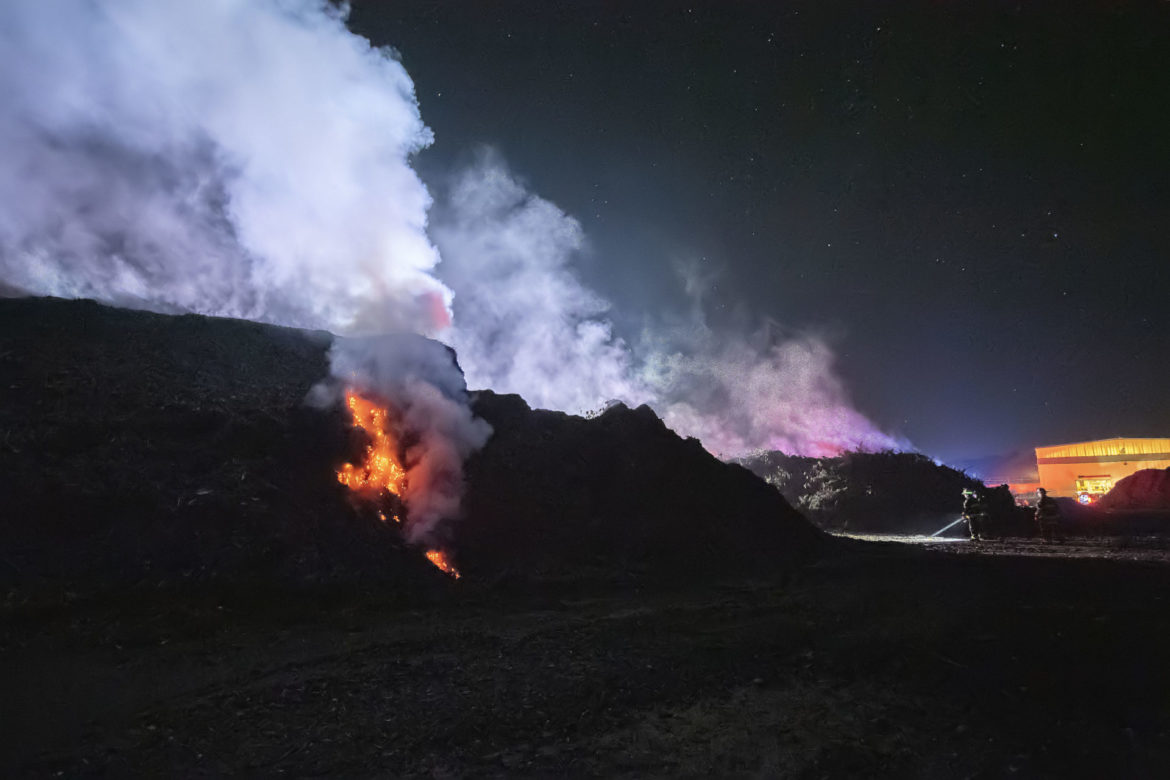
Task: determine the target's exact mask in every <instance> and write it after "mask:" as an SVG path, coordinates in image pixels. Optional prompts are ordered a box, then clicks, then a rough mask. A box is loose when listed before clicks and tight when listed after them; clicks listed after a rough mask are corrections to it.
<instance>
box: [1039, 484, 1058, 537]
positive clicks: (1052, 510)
mask: <svg viewBox="0 0 1170 780" xmlns="http://www.w3.org/2000/svg"><path fill="white" fill-rule="evenodd" d="M1036 495H1037V497H1038V498H1039V499H1040V500H1039V501H1037V502H1036V530H1037V531H1039V532H1040V538H1041V539H1044V540H1045V541H1049V542H1051V541H1053V540H1054V539H1057V538H1058V536H1057V532H1058V526H1059V525H1060V507H1059V506H1057V505H1056V499H1055V498H1049V497H1048V491H1047V490H1045V489H1044V488H1040V489H1039V490H1037V491H1036Z"/></svg>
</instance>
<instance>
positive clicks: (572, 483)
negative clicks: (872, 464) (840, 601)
mask: <svg viewBox="0 0 1170 780" xmlns="http://www.w3.org/2000/svg"><path fill="white" fill-rule="evenodd" d="M476 396H477V397H476V400H475V410H476V412H477V413H478V414H479V415H481V416H482V417H484V418H485V419H486V420H487V421H488V422H490V423H491V424H492V425H493V426H494V427H495V429H496V434H495V435H494V436H493V438H492V440H491V441H490V442H488V445H487V447H485V448H484V450H483V452H482V453H480V454H479V455H477V456H474V457H473V458H472V460H471V462H470V464H469V467H468V476H469V490H468V495H467V510H468V514H469V517H470V518H471V521H470V522H467V523H465V524H463V526H462V528H461V530H460V534H459V538H460V540H461V542H460V543H461V546H462V547H463V549H464V551H465V552H466V554H467V557H468V558H469V559H470V560H469V564H468V565H469V566H472V565H474V566H476V567H479V566H483V567H489V568H492V569H507V570H512V571H515V570H517V569H520V570H539V571H546V570H550V569H555V568H558V567H561V566H563V565H564V564H565V563H569V564H571V565H573V566H581V567H588V568H592V569H595V570H600V569H611V570H614V571H616V572H619V573H624V572H633V573H637V572H641V571H647V570H650V571H663V570H667V571H674V572H678V573H682V574H686V575H688V576H693V575H694V574H696V573H699V572H739V571H746V570H751V571H769V570H772V571H774V570H777V569H782V568H784V567H785V566H786V565H787V564H789V563H791V562H792V561H794V560H799V559H801V558H805V557H807V556H808V555H809V554H810V553H811V552H813V551H815V550H816V549H817V548H818V547H820V545H821V543H822V541H823V538H822V537H821V534H820V533H819V532H817V531H816V530H815V529H814V528H813V527H812V526H811V525H810V524H809V523H807V522H806V521H805V520H804V518H802V517H801V516H800V515H799V514H798V513H797V512H796V511H795V510H793V509H792V507H790V506H789V505H788V504H787V502H785V501H784V499H783V498H782V497H781V496H780V495H779V494H777V493H776V492H775V491H774V490H772V489H771V488H769V487H768V486H767V485H766V484H764V482H763V481H761V480H760V479H758V478H756V477H755V476H753V475H752V474H751V473H750V472H748V471H747V469H744V468H741V467H739V466H736V465H731V464H726V463H723V462H721V461H719V460H717V459H716V458H714V457H713V456H711V455H710V454H709V453H708V452H707V451H706V450H704V449H703V447H702V445H701V444H700V443H699V442H698V441H697V440H695V439H685V440H684V439H682V438H680V437H679V436H678V435H677V434H676V433H674V432H673V431H671V430H670V429H668V428H667V427H666V425H665V424H663V422H662V421H661V420H659V419H658V417H657V416H656V415H655V414H654V412H653V411H652V410H651V409H650V408H649V407H647V406H641V407H638V408H637V409H630V408H628V407H626V406H624V405H621V404H618V405H616V406H613V407H610V408H609V409H608V410H606V411H605V412H604V413H602V414H601V415H599V416H598V417H596V418H594V419H588V420H587V419H583V418H581V417H574V416H571V415H566V414H561V413H560V412H550V411H545V410H535V411H534V410H530V409H529V408H528V405H527V404H526V403H525V402H524V400H523V399H522V398H520V397H519V396H516V395H496V394H494V393H491V392H488V391H481V392H479V393H477V394H476Z"/></svg>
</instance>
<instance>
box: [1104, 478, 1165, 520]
mask: <svg viewBox="0 0 1170 780" xmlns="http://www.w3.org/2000/svg"><path fill="white" fill-rule="evenodd" d="M1097 508H1098V509H1100V510H1103V511H1112V512H1159V513H1162V512H1164V513H1170V469H1142V470H1141V471H1136V472H1134V473H1133V474H1130V475H1129V476H1128V477H1125V478H1124V479H1121V480H1118V482H1117V484H1116V485H1114V486H1113V489H1112V490H1110V491H1109V492H1108V493H1106V494H1105V495H1104V496H1102V497H1101V500H1100V501H1098V502H1097Z"/></svg>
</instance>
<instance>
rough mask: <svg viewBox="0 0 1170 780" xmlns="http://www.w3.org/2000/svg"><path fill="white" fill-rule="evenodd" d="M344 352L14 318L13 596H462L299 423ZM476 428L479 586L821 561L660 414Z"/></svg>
mask: <svg viewBox="0 0 1170 780" xmlns="http://www.w3.org/2000/svg"><path fill="white" fill-rule="evenodd" d="M331 342H332V336H330V334H328V333H323V332H307V331H300V330H294V329H288V328H278V327H273V326H268V325H261V324H257V323H251V322H244V321H238V320H228V319H219V318H209V317H202V316H195V315H185V316H178V317H175V316H167V315H160V314H152V313H147V312H140V311H127V310H122V309H115V308H110V307H105V306H100V305H98V304H96V303H93V302H88V301H63V300H56V299H8V300H0V376H2V377H3V381H2V382H0V494H2V495H3V496H4V498H5V503H4V510H3V515H2V517H0V535H2V538H3V544H2V545H0V587H3V588H5V589H6V590H7V591H8V592H9V593H10V597H11V594H13V593H18V594H19V593H27V592H29V591H35V590H38V589H40V590H56V591H59V592H60V591H62V590H76V591H82V592H84V591H89V590H94V589H97V590H101V589H107V588H112V587H117V586H124V585H142V584H147V585H150V586H157V585H171V584H184V583H205V582H222V583H227V584H231V583H237V584H238V583H241V582H250V583H253V584H297V585H304V584H313V583H320V582H345V583H364V584H371V585H372V584H377V586H378V587H387V586H396V587H401V588H404V589H410V588H418V587H421V588H423V589H430V588H432V587H442V586H444V585H446V584H448V583H446V582H445V581H444V579H443V578H442V577H441V576H440V575H438V574H437V572H436V571H435V570H434V569H433V568H432V567H431V566H430V565H429V564H427V563H426V562H425V561H423V560H422V558H421V554H420V552H419V551H418V550H415V549H411V548H408V547H407V546H406V545H404V544H403V543H402V540H401V539H400V538H399V536H398V533H397V530H396V529H395V528H393V527H388V526H386V525H384V524H382V523H380V522H378V521H377V520H376V519H375V516H374V512H373V511H372V510H369V509H363V508H362V507H355V506H353V505H352V504H351V502H350V499H349V496H348V495H347V491H346V490H345V488H343V487H342V486H341V485H339V484H338V483H337V481H336V479H335V477H334V470H335V468H336V466H337V464H339V463H341V462H343V461H345V460H349V459H352V457H353V455H354V454H356V453H354V450H355V448H360V445H361V440H360V437H355V436H354V432H353V431H352V429H351V428H350V426H349V422H348V416H347V415H346V414H343V413H342V412H341V411H340V410H336V409H334V410H327V411H321V410H318V409H313V408H310V407H308V406H307V405H306V404H305V397H306V394H307V393H308V391H309V389H310V388H311V387H312V386H313V385H314V384H315V383H317V382H319V381H320V380H321V379H323V378H324V377H326V375H327V373H328V365H327V357H326V351H327V349H328V347H329V345H330V344H331ZM476 408H477V410H478V411H479V413H480V414H482V415H483V416H484V417H486V418H487V419H488V420H489V421H490V422H491V423H492V424H493V426H494V427H495V431H496V432H495V436H494V438H493V439H492V441H491V442H490V443H489V445H488V446H487V448H486V449H485V450H484V451H483V452H482V453H480V454H479V455H477V456H476V457H475V459H474V461H473V462H472V463H471V464H470V466H469V469H468V477H469V484H468V500H467V502H466V503H467V512H466V513H465V515H466V516H465V517H464V518H462V519H461V520H459V521H458V522H457V523H456V524H454V525H452V526H451V528H452V537H453V538H452V544H453V547H454V551H455V553H456V555H457V557H458V560H459V562H460V564H461V565H462V566H464V567H465V568H466V570H467V572H466V573H467V575H468V579H469V580H474V579H476V578H477V577H480V578H484V579H492V580H499V578H500V576H501V575H502V574H506V573H517V572H528V571H529V570H530V569H531V568H533V567H536V568H539V570H540V572H541V573H542V574H547V575H551V576H556V575H566V576H568V575H574V576H576V575H579V574H580V573H581V571H580V569H581V567H588V568H590V569H592V570H594V571H595V573H597V574H598V575H599V576H602V577H605V578H613V577H615V576H616V577H618V578H625V577H628V576H638V575H641V574H656V575H662V574H669V573H670V572H674V573H684V572H685V573H688V574H692V573H696V572H698V571H728V570H735V569H737V568H742V567H745V566H751V567H754V568H756V569H759V568H771V569H778V568H782V567H783V566H784V565H785V563H787V562H789V561H791V560H794V559H797V558H803V557H807V555H808V554H810V553H812V552H814V551H815V549H816V548H817V547H818V546H819V544H820V541H821V540H820V536H819V534H818V533H817V532H816V531H815V530H814V529H812V528H811V527H810V526H809V525H808V524H807V523H805V522H804V521H803V520H802V519H801V518H800V517H799V515H797V514H796V513H795V512H794V511H793V510H792V509H791V508H790V507H789V506H788V505H787V504H786V503H785V502H784V501H783V499H782V498H780V496H778V495H777V494H775V493H774V491H772V490H771V489H769V488H768V487H767V486H766V485H764V484H763V483H762V482H760V481H759V480H757V479H756V478H755V477H753V476H752V475H751V474H749V473H748V472H747V471H745V470H743V469H740V468H738V467H734V466H728V465H726V464H723V463H720V462H719V461H718V460H716V459H715V458H713V457H711V456H710V455H708V454H707V453H706V452H704V451H703V450H702V448H701V447H700V446H699V445H698V443H697V442H694V441H684V440H682V439H680V438H679V437H678V436H676V435H675V434H673V433H671V432H670V431H668V430H667V429H666V428H665V427H664V426H663V425H662V423H661V422H659V421H658V420H657V418H655V417H654V415H653V413H651V412H650V411H649V410H648V409H639V410H633V411H631V410H628V409H625V408H624V407H621V408H618V409H614V410H611V411H610V412H608V413H607V414H605V415H602V416H601V417H600V418H598V419H594V420H584V419H581V418H576V417H569V416H567V415H563V414H554V413H548V412H533V411H531V410H529V409H528V408H527V406H526V405H525V404H524V403H523V401H521V400H520V399H519V398H516V397H498V396H494V395H492V394H491V393H481V394H480V395H479V397H478V400H477V403H476ZM436 576H438V577H439V579H438V580H437V581H436V579H435V578H436ZM436 582H437V585H436ZM17 598H21V596H19V595H18V596H17Z"/></svg>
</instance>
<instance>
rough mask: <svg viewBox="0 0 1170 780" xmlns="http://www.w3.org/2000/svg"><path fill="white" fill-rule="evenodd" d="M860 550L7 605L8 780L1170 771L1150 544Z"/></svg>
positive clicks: (1161, 628) (1155, 555)
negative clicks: (410, 586) (65, 779)
mask: <svg viewBox="0 0 1170 780" xmlns="http://www.w3.org/2000/svg"><path fill="white" fill-rule="evenodd" d="M842 544H843V545H845V549H844V550H842V551H840V552H838V553H835V554H832V555H830V556H828V557H826V558H825V559H823V560H822V561H820V562H819V563H816V564H814V565H812V566H810V567H808V568H806V569H804V570H802V571H800V572H798V573H797V574H796V575H794V576H790V577H788V578H786V579H785V580H784V581H740V582H736V581H729V582H725V583H722V584H719V585H707V586H704V587H702V588H697V589H696V588H687V587H669V588H668V587H660V588H656V589H651V590H646V589H643V590H641V591H637V590H630V589H628V588H626V589H622V588H620V587H617V586H615V585H613V584H610V585H594V586H589V587H586V586H584V585H582V584H580V583H578V584H576V585H568V584H565V583H551V582H550V583H546V584H545V585H544V586H543V587H537V588H533V587H527V588H525V589H524V590H523V592H502V591H500V590H499V589H496V590H492V589H485V588H482V587H477V588H463V587H462V586H461V583H453V586H452V589H451V592H450V593H449V594H447V595H446V596H445V597H439V598H436V599H435V600H434V603H430V604H423V603H418V602H416V603H413V604H410V605H404V604H401V603H398V604H395V603H387V601H386V600H384V599H380V598H378V597H377V596H376V595H370V594H369V593H366V594H364V595H358V594H354V593H345V592H336V593H332V594H325V593H320V592H316V593H312V594H308V593H302V594H300V595H295V594H288V593H283V594H279V593H278V594H259V593H251V594H246V595H245V594H240V593H235V594H230V595H229V594H221V595H220V596H218V597H216V596H212V595H209V594H206V593H205V594H202V595H198V594H187V595H178V594H174V593H162V592H130V593H127V594H123V595H120V596H109V597H106V598H105V599H104V600H102V601H100V602H89V603H83V602H80V601H79V602H75V603H72V604H68V605H63V606H60V607H57V608H53V609H48V608H44V607H42V608H39V609H38V610H37V611H29V610H28V608H27V607H26V608H22V609H19V610H12V609H10V610H8V611H6V612H5V613H4V615H3V617H4V621H3V633H2V635H0V636H2V640H3V645H2V648H0V689H2V690H3V691H4V699H5V704H4V707H3V708H2V712H3V719H4V721H6V722H4V723H3V724H2V728H0V734H2V736H0V771H2V772H3V774H4V775H5V776H20V775H31V776H51V775H55V774H59V775H63V776H69V777H75V776H90V775H110V776H123V775H139V774H143V775H182V776H192V775H194V776H200V775H221V774H249V775H254V774H263V775H269V774H290V775H319V774H327V773H331V774H341V775H345V776H367V775H375V774H376V775H401V776H424V777H458V776H515V775H528V776H550V775H566V774H568V775H605V776H615V775H616V776H661V775H719V776H783V777H856V776H885V777H1003V776H1019V777H1073V776H1076V777H1104V776H1110V777H1164V776H1166V773H1167V771H1170V664H1168V663H1167V658H1170V609H1167V607H1168V606H1170V605H1168V601H1170V565H1167V561H1166V556H1165V550H1164V549H1163V548H1160V547H1159V543H1158V542H1157V541H1156V540H1154V541H1149V540H1147V542H1146V543H1144V544H1142V545H1139V546H1141V548H1142V550H1143V552H1142V553H1141V555H1139V556H1137V557H1139V558H1141V560H1130V559H1128V558H1131V557H1134V552H1133V550H1134V549H1135V545H1134V544H1133V543H1129V544H1128V545H1125V546H1121V545H1118V544H1117V543H1116V542H1110V541H1108V540H1090V541H1089V542H1085V543H1078V545H1063V546H1058V545H1052V546H1050V547H1044V548H1043V549H1041V550H1039V551H1035V550H1033V551H1031V552H1029V549H1028V548H1029V547H1030V548H1037V547H1039V545H1034V544H1032V543H1028V542H1024V543H1022V544H1023V545H1024V547H1023V548H1015V549H1013V548H1012V547H1011V543H1010V542H1005V543H996V544H991V545H979V546H976V545H972V544H969V543H965V542H949V543H945V544H932V545H924V544H913V543H912V544H902V543H872V542H870V543H860V542H849V541H845V542H842ZM1090 548H1091V549H1090ZM1110 550H1113V551H1114V552H1115V554H1105V553H1107V552H1108V551H1110ZM1009 552H1011V553H1013V554H1007V553H1009ZM1021 552H1023V553H1027V554H1018V553H1021Z"/></svg>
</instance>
